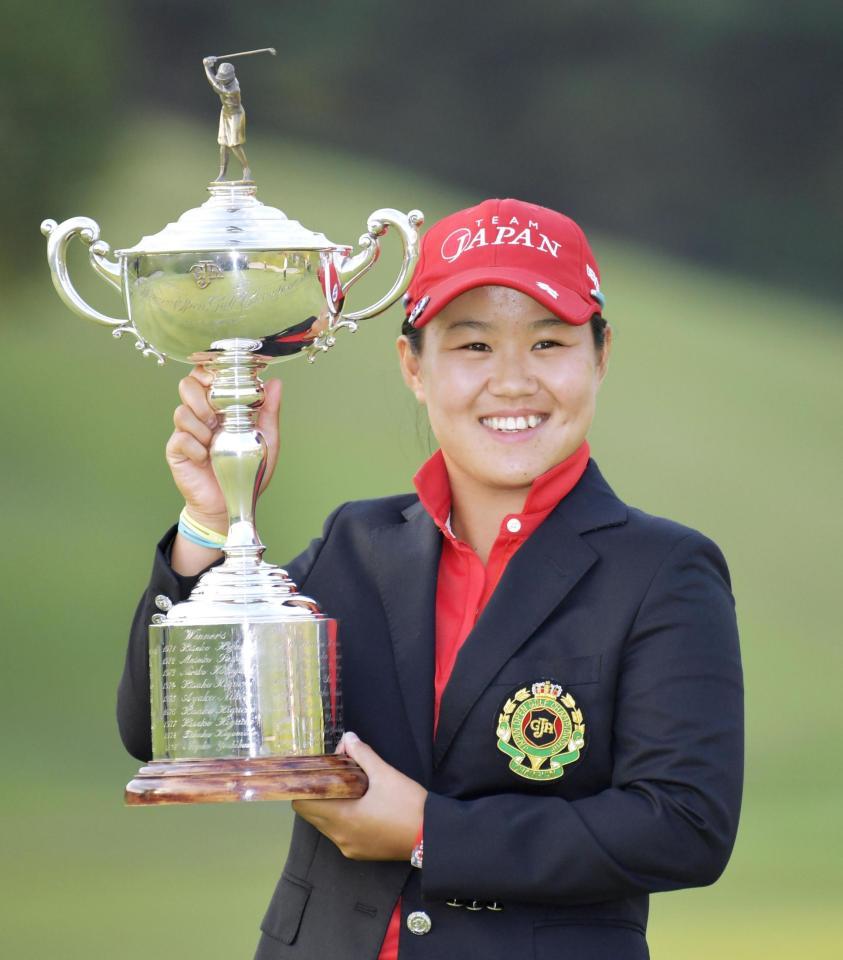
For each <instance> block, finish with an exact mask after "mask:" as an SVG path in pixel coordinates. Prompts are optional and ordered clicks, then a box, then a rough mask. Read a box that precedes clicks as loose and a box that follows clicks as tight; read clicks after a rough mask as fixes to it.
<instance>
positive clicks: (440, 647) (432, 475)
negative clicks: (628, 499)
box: [378, 441, 589, 960]
mask: <svg viewBox="0 0 843 960" xmlns="http://www.w3.org/2000/svg"><path fill="white" fill-rule="evenodd" d="M588 458H589V448H588V443H587V442H586V441H583V443H582V444H581V445H580V447H578V448H577V450H575V451H574V453H572V454H571V456H570V457H568V458H567V459H565V460H563V461H562V462H561V463H558V464H557V465H556V466H555V467H552V468H551V469H550V470H548V471H547V473H543V474H542V475H541V476H540V477H536V479H535V480H534V481H533V483H532V485H531V487H530V492H529V494H528V495H527V499H526V501H525V502H524V509H523V510H522V511H521V512H520V513H510V514H507V515H506V516H505V517H504V518H503V520H502V521H501V526H500V531H499V532H498V536H497V539H496V540H495V542H494V544H493V545H492V550H491V552H490V553H489V560H488V563H487V564H486V565H485V567H484V566H483V562H482V561H481V560H480V558H479V557H478V556H477V554H476V553H475V552H474V550H472V548H471V547H470V546H469V545H468V544H467V543H463V542H462V541H461V540H457V538H456V537H455V536H454V533H453V531H452V530H451V525H450V515H451V484H450V480H449V479H448V471H447V468H446V467H445V459H444V457H443V456H442V452H441V450H437V451H436V453H434V454H433V456H432V457H431V458H430V459H429V460H428V461H427V462H426V463H425V464H424V465H423V466H422V468H421V469H420V470H419V472H418V473H417V474H416V476H415V477H414V478H413V482H414V483H415V486H416V491H417V492H418V495H419V500H420V501H421V503H422V506H423V507H424V508H425V510H427V512H428V513H429V514H430V516H431V518H432V519H433V521H434V523H435V524H436V526H437V527H438V528H439V529H440V530H441V531H442V535H443V537H444V543H443V544H442V556H441V558H440V560H439V573H438V577H437V581H436V641H435V642H436V673H435V678H434V694H433V696H434V700H433V704H434V706H433V716H434V730H435V725H436V724H437V723H438V722H439V704H440V703H441V701H442V694H443V692H444V690H445V686H446V685H447V683H448V680H449V678H450V676H451V671H452V670H453V668H454V663H455V662H456V659H457V654H458V653H459V651H460V647H461V646H462V645H463V643H464V642H465V639H466V637H467V636H468V635H469V633H471V631H472V630H473V629H474V625H475V624H476V623H477V620H478V618H479V616H480V614H481V613H482V612H483V608H484V607H485V606H486V604H487V603H488V602H489V598H490V597H491V596H492V594H493V593H494V590H495V587H497V585H498V583H499V582H500V579H501V577H502V576H503V573H504V570H506V565H507V564H508V563H509V561H510V559H511V558H512V556H513V554H514V553H515V551H516V550H517V549H518V548H519V547H520V546H521V544H522V543H524V541H525V540H526V539H527V537H529V536H530V534H531V533H532V532H533V531H534V530H535V529H536V528H537V527H538V526H539V525H540V524H541V523H542V522H543V521H544V520H545V519H546V518H547V516H548V514H550V513H551V511H552V510H553V509H554V507H556V505H557V504H558V503H559V501H560V500H562V498H563V497H565V496H566V495H567V494H568V493H570V491H571V490H573V488H574V487H575V486H576V485H577V483H578V481H579V479H580V477H581V476H582V475H583V473H584V472H585V468H586V466H587V465H588ZM400 926H401V901H400V900H399V901H398V904H397V905H396V907H395V910H394V911H393V913H392V916H391V917H390V920H389V926H388V927H387V930H386V936H385V937H384V940H383V944H382V946H381V951H380V954H379V955H378V960H398V939H399V933H400Z"/></svg>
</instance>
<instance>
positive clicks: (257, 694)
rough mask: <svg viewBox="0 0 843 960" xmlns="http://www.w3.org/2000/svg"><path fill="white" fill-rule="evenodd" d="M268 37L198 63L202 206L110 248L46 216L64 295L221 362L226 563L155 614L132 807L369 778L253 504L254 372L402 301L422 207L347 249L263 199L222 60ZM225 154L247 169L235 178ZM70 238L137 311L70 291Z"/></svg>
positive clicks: (329, 673)
mask: <svg viewBox="0 0 843 960" xmlns="http://www.w3.org/2000/svg"><path fill="white" fill-rule="evenodd" d="M263 52H268V53H272V54H274V53H275V51H274V50H273V49H272V48H266V49H265V50H256V51H245V52H244V53H242V54H227V55H226V57H225V58H223V57H206V58H205V60H204V61H203V63H204V68H205V74H206V77H207V79H208V82H209V83H210V84H211V87H212V88H213V90H214V91H215V92H216V93H217V94H218V95H219V97H220V99H221V101H222V112H221V115H220V125H219V135H218V141H219V144H220V170H219V174H218V176H217V178H216V179H215V180H213V181H212V182H211V183H210V184H208V192H209V193H210V198H209V199H208V200H206V201H205V203H203V204H202V206H200V207H196V208H194V209H191V210H188V211H186V212H185V213H183V214H182V215H181V216H180V217H179V218H178V220H177V221H176V222H174V223H170V224H168V225H167V226H166V227H164V229H163V230H161V231H160V232H159V233H156V234H154V235H152V236H148V237H144V238H143V239H142V240H141V241H140V243H138V244H136V245H135V246H134V247H130V248H127V249H124V250H117V251H114V253H113V254H112V252H111V248H110V247H109V245H108V244H107V243H105V242H104V241H102V240H100V228H99V226H98V225H97V223H96V222H95V221H93V220H91V219H90V218H88V217H73V218H71V219H69V220H65V221H64V222H63V223H60V224H57V223H56V222H55V221H53V220H45V221H44V223H43V224H42V227H41V229H42V232H43V233H44V234H45V235H46V236H47V237H48V238H49V240H48V245H47V259H48V262H49V265H50V269H51V271H52V276H53V282H54V284H55V287H56V290H57V291H58V294H59V296H60V297H61V299H62V300H63V301H64V303H65V304H66V305H67V306H68V307H69V308H70V309H71V310H73V311H74V312H75V313H77V314H79V315H80V316H82V317H84V318H85V319H87V320H93V321H94V322H96V323H99V324H102V325H103V326H107V327H110V328H111V329H112V332H113V334H114V336H116V337H120V336H122V335H123V334H129V335H131V336H132V337H134V338H135V346H136V347H137V348H138V349H139V350H141V351H142V352H143V354H144V355H146V356H153V357H155V358H156V359H157V360H158V362H159V363H163V362H164V361H165V360H166V359H167V358H172V359H174V360H177V361H180V362H183V363H189V364H203V365H205V367H206V368H207V369H208V370H210V371H211V372H212V373H213V374H214V382H213V385H212V386H211V389H210V395H209V399H210V403H211V405H212V406H213V407H214V409H215V410H216V411H217V413H218V415H219V420H220V424H221V425H220V428H219V430H218V431H217V434H216V436H215V437H214V440H213V443H212V448H211V459H212V462H213V466H214V471H215V473H216V476H217V479H218V481H219V484H220V487H221V489H222V491H223V495H224V497H225V501H226V507H227V510H228V515H229V531H228V536H227V540H226V543H225V546H224V547H223V550H224V553H225V560H224V561H223V562H222V563H221V564H219V565H218V566H216V567H214V568H212V569H211V570H210V571H208V572H207V573H206V574H205V575H204V576H203V577H202V578H201V579H200V581H199V583H198V584H197V586H196V588H195V590H194V591H193V593H192V594H191V596H190V598H189V599H188V600H187V601H185V602H184V603H180V604H176V605H175V606H172V607H170V608H169V609H166V610H162V611H161V613H159V614H157V615H156V616H155V617H154V618H153V620H154V622H153V623H152V624H151V625H150V628H149V657H150V678H151V691H150V697H151V707H152V744H153V760H152V762H150V763H149V764H148V765H147V766H145V767H143V768H142V769H141V770H140V772H139V773H138V775H137V777H136V778H135V779H134V780H133V781H132V782H131V783H130V784H129V786H128V787H127V790H126V801H127V802H128V803H130V804H156V803H187V802H216V801H227V800H260V799H293V798H296V797H305V796H306V797H343V796H344V797H352V796H360V795H361V794H362V793H363V792H364V791H365V788H366V778H365V774H363V772H362V770H360V768H359V767H357V765H356V764H354V763H353V761H351V760H350V759H349V758H348V757H346V756H336V755H334V754H333V749H334V747H335V745H336V743H337V742H338V740H339V737H340V735H341V733H342V717H341V697H340V685H339V671H340V656H339V645H338V640H337V624H336V622H335V621H334V620H332V619H330V618H329V617H326V616H325V615H324V614H323V613H322V612H321V611H320V609H319V606H318V604H317V603H316V601H315V600H313V599H311V598H309V597H304V596H302V595H301V594H300V593H299V592H298V590H297V589H296V586H295V584H294V583H292V581H291V580H290V578H289V577H288V576H287V573H286V572H285V571H284V570H283V569H281V568H280V567H276V566H273V565H272V564H269V563H266V562H265V561H264V560H263V554H264V550H265V547H264V545H263V543H262V542H261V540H260V538H259V537H258V534H257V530H256V528H255V517H254V514H255V502H256V498H257V489H258V484H259V478H260V477H261V475H262V473H263V469H264V465H265V462H266V443H265V441H264V438H263V436H262V435H261V433H260V431H259V430H258V429H257V426H256V424H257V416H258V410H259V409H260V407H261V404H262V403H263V384H262V382H261V379H260V374H261V373H262V371H263V370H264V368H265V367H266V366H267V365H268V364H270V363H274V362H277V361H279V360H283V359H288V358H291V357H294V356H306V357H307V358H308V359H309V360H313V359H315V358H316V356H318V355H319V354H320V353H321V352H323V351H325V350H327V349H329V348H330V347H332V346H333V345H334V343H335V342H336V334H337V332H338V331H339V330H341V329H343V328H346V329H349V330H352V331H353V330H355V329H356V327H357V324H358V322H359V321H360V320H364V319H368V318H370V317H373V316H375V315H376V314H378V313H381V312H382V311H384V310H385V309H386V308H387V307H389V306H390V305H391V304H392V303H394V302H395V301H396V300H397V299H398V298H399V297H400V296H401V295H402V294H403V293H404V291H405V290H406V289H407V286H408V284H409V282H410V276H411V273H412V270H413V268H414V266H415V263H416V261H417V259H418V241H419V237H418V227H419V226H420V225H421V223H422V222H423V217H422V214H421V213H420V212H419V211H418V210H413V211H411V212H410V213H409V214H403V213H400V212H399V211H397V210H393V209H390V208H384V209H380V210H376V211H375V212H374V213H373V214H372V215H371V216H370V217H369V220H368V225H367V232H366V233H364V234H363V236H362V237H361V238H360V241H359V242H360V246H361V249H360V251H359V252H357V253H352V250H351V247H348V246H344V245H340V244H335V243H332V242H331V241H330V240H328V239H327V238H326V237H325V235H324V234H322V233H317V232H314V231H311V230H308V229H306V228H305V227H303V226H302V225H301V224H300V223H298V222H297V221H295V220H290V219H289V218H288V217H287V216H286V215H285V214H284V213H282V212H281V211H280V210H278V209H276V208H274V207H268V206H265V205H264V204H263V203H261V201H259V200H258V199H257V187H256V185H255V183H254V181H253V180H252V179H251V176H252V174H251V169H250V167H249V165H248V162H247V160H246V154H245V150H244V147H243V144H244V142H245V114H244V112H243V105H242V102H241V97H240V86H239V83H238V81H237V77H236V75H235V72H234V67H233V66H232V65H231V64H230V63H228V62H227V61H228V60H229V59H233V58H234V57H235V56H244V55H248V54H253V53H263ZM217 63H219V64H220V65H219V67H216V64H217ZM215 67H216V69H215ZM231 153H233V154H234V156H235V158H236V159H237V160H238V161H239V162H240V163H241V164H242V166H243V179H241V180H227V179H226V173H227V170H228V162H229V155H230V154H231ZM390 226H391V227H394V228H395V230H396V231H397V232H398V235H399V237H400V239H401V241H402V245H403V251H404V255H403V260H402V263H401V266H400V269H399V271H398V275H397V277H396V278H395V279H394V281H393V283H392V286H391V288H390V289H389V291H388V292H387V293H386V294H385V295H384V296H383V297H381V298H380V299H379V300H378V301H377V302H376V303H374V304H372V305H371V306H368V307H365V308H363V309H359V310H356V311H352V312H347V311H346V310H345V299H346V295H347V293H348V291H349V289H350V288H351V287H352V285H353V284H354V283H355V282H356V281H357V280H358V279H359V278H360V277H361V276H362V275H363V274H364V273H366V272H367V271H368V270H369V269H370V268H371V267H372V266H373V265H374V264H375V262H376V261H377V259H378V257H379V255H380V238H381V237H382V236H383V235H384V234H385V233H386V231H387V229H388V227H390ZM75 237H78V238H79V239H80V240H81V241H82V242H83V243H84V244H85V245H86V246H87V247H88V253H89V257H90V262H91V265H92V267H93V268H94V270H95V271H96V272H97V273H98V274H99V275H100V276H101V277H103V278H104V279H105V280H106V281H108V283H109V284H111V286H112V287H114V288H115V289H116V290H117V291H119V292H120V294H121V295H122V298H123V301H124V304H125V309H126V311H127V317H126V318H122V319H121V318H115V317H110V316H107V315H105V314H103V313H100V312H99V311H97V310H95V309H94V308H93V307H91V306H90V305H89V304H88V303H87V302H86V301H85V300H84V299H83V298H82V297H81V296H80V295H79V293H78V292H77V291H76V289H75V287H74V286H73V283H72V281H71V279H70V276H69V273H68V269H67V261H66V252H67V245H68V243H69V242H70V241H71V240H72V239H73V238H75Z"/></svg>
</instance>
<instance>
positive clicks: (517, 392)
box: [488, 350, 539, 399]
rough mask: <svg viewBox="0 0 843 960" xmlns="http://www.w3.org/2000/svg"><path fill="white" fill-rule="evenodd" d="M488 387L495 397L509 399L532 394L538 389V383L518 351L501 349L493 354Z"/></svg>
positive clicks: (527, 363) (525, 359)
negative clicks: (493, 358)
mask: <svg viewBox="0 0 843 960" xmlns="http://www.w3.org/2000/svg"><path fill="white" fill-rule="evenodd" d="M488 389H489V392H490V393H492V394H494V395H495V396H496V397H507V398H510V399H511V398H513V397H529V396H532V395H533V394H535V393H536V392H537V391H538V389H539V384H538V380H537V379H536V377H535V374H534V373H533V372H532V371H531V370H530V365H529V362H528V361H527V358H525V357H524V356H523V354H521V353H520V351H519V352H515V351H510V350H501V351H498V352H497V353H496V355H495V360H494V365H493V369H492V372H491V374H490V376H489V382H488Z"/></svg>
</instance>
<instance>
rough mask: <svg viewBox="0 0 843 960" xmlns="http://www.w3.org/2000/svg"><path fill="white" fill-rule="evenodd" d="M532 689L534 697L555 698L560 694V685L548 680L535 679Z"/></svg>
mask: <svg viewBox="0 0 843 960" xmlns="http://www.w3.org/2000/svg"><path fill="white" fill-rule="evenodd" d="M532 690H533V696H534V697H553V698H554V699H556V698H557V697H560V696H561V695H562V687H560V686H559V684H558V683H553V682H552V681H550V680H537V681H536V682H535V683H534V684H533V686H532Z"/></svg>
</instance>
